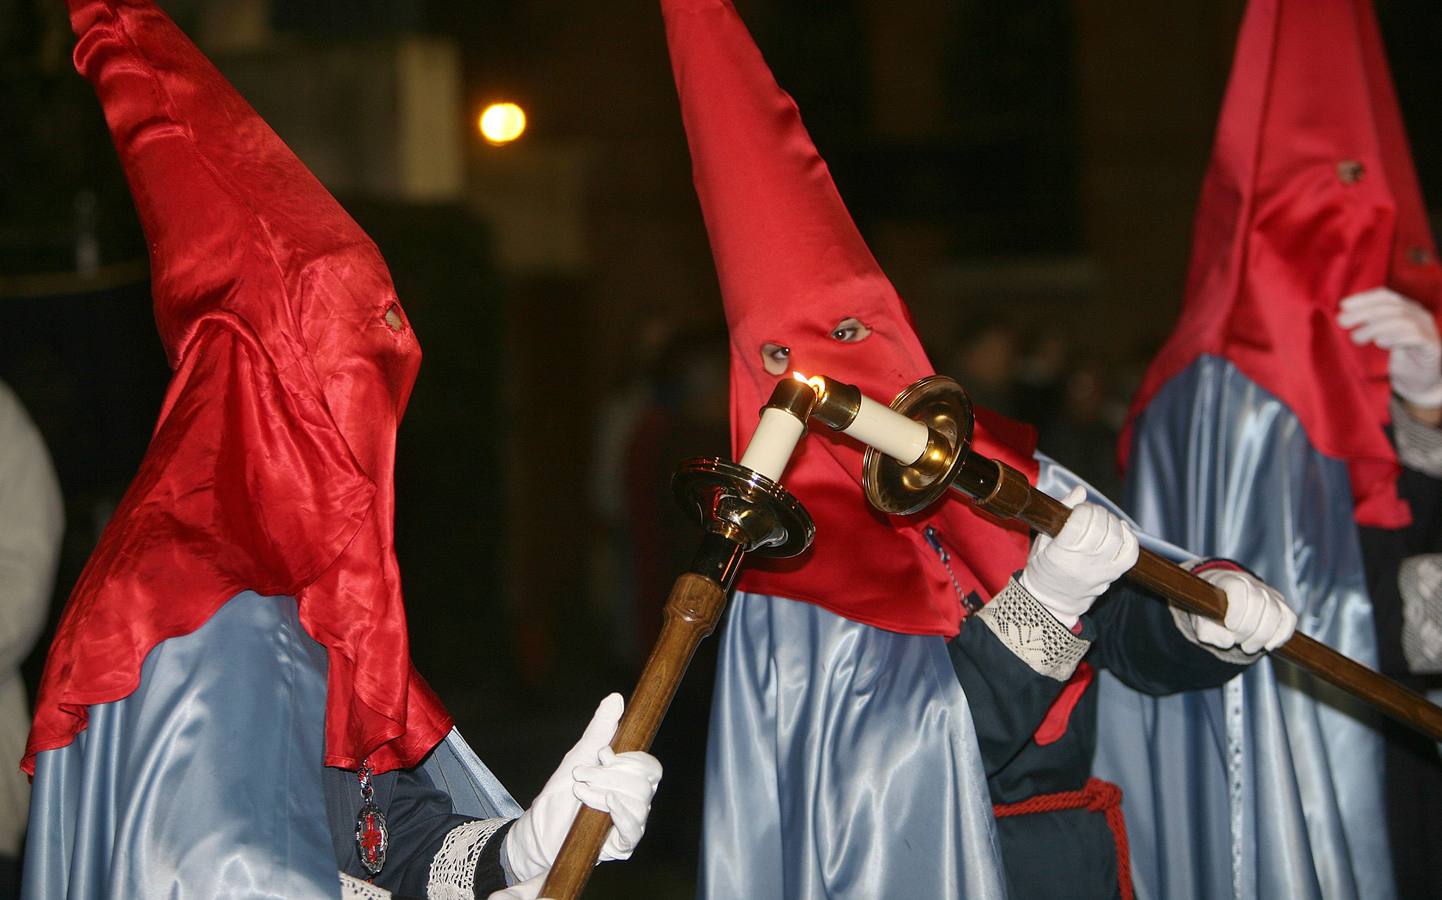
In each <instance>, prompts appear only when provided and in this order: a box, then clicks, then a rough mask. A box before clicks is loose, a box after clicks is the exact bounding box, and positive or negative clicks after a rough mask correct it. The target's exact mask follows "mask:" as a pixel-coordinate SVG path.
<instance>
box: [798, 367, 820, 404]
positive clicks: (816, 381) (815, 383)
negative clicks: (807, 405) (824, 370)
mask: <svg viewBox="0 0 1442 900" xmlns="http://www.w3.org/2000/svg"><path fill="white" fill-rule="evenodd" d="M791 377H792V378H795V379H796V380H797V381H801V382H804V383H806V384H808V385H810V386H811V389H812V390H813V391H815V392H816V396H818V397H820V396H821V395H822V394H825V393H826V379H825V378H822V377H821V376H820V375H813V376H812V377H810V378H807V377H806V376H805V375H802V374H801V373H800V372H797V371H796V370H794V369H793V370H792V372H791Z"/></svg>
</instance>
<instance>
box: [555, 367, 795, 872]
mask: <svg viewBox="0 0 1442 900" xmlns="http://www.w3.org/2000/svg"><path fill="white" fill-rule="evenodd" d="M815 404H816V394H815V392H814V391H812V389H811V388H810V387H809V386H807V385H805V384H801V383H797V382H783V383H781V384H779V385H777V388H776V390H775V392H773V393H772V395H771V400H770V402H768V403H767V404H766V409H772V410H781V411H783V412H785V413H788V414H789V415H791V416H794V417H796V418H797V419H799V420H800V421H801V424H802V429H803V432H802V433H804V428H805V424H806V421H807V419H808V418H809V417H810V415H811V411H812V408H813V407H814V406H815ZM793 427H794V426H793ZM753 443H754V439H753ZM790 446H794V444H792V445H790ZM785 449H787V450H789V449H790V447H789V446H787V447H785ZM788 455H789V454H788ZM783 465H784V463H783ZM671 488H672V491H673V493H674V494H675V496H676V500H677V502H678V503H680V504H681V507H682V509H684V510H686V511H687V512H688V513H690V514H691V515H692V516H693V517H694V518H695V519H696V521H697V522H699V523H700V525H701V526H702V528H703V529H704V530H705V533H704V534H703V535H702V538H701V545H700V547H698V548H697V551H696V554H695V556H694V557H692V560H691V564H690V566H689V568H688V570H687V571H686V573H684V574H683V575H681V577H680V578H678V579H676V583H675V585H674V586H673V587H672V589H671V595H670V597H669V598H668V599H667V601H666V607H665V611H664V619H663V622H662V625H661V633H660V635H659V636H658V637H657V638H656V643H655V645H654V646H653V647H652V648H651V655H650V657H649V658H647V660H646V665H645V668H643V669H642V671H641V675H640V678H639V679H638V680H637V682H636V689H635V690H634V691H633V692H632V694H631V697H630V700H629V701H628V702H627V704H626V711H625V713H624V714H623V715H622V716H621V721H620V723H619V724H618V725H617V726H616V735H615V737H614V738H612V740H611V748H612V749H613V750H615V751H616V752H617V753H625V752H627V751H630V750H649V749H650V747H651V742H652V741H653V740H654V739H655V737H656V732H657V731H658V730H659V729H660V727H661V720H662V718H663V717H664V716H665V715H666V710H667V709H668V708H669V707H670V705H671V700H672V698H673V697H675V695H676V689H677V687H678V686H679V685H680V683H681V678H682V676H684V675H685V674H686V668H687V666H689V665H690V663H691V657H692V656H693V655H694V654H695V652H696V647H697V646H699V645H700V643H701V641H702V640H704V639H705V638H706V636H707V635H709V634H710V633H711V632H712V631H713V630H714V629H715V627H716V623H717V622H718V621H719V620H720V618H721V613H722V611H723V610H724V609H725V607H726V597H727V594H728V593H729V592H730V590H731V587H732V585H733V584H734V583H735V581H736V576H737V574H738V573H739V572H740V571H741V564H742V562H743V561H744V559H745V558H746V556H747V555H749V554H753V553H754V554H758V555H761V556H770V557H782V558H784V557H789V556H796V555H797V554H799V553H802V552H804V551H805V550H806V548H807V547H810V546H811V541H812V539H813V538H814V537H815V536H816V526H815V525H814V524H813V523H812V521H811V517H810V516H809V515H808V514H807V513H806V509H805V507H803V506H802V505H801V503H800V501H798V500H797V499H796V498H795V497H793V496H792V495H791V493H790V492H789V491H787V490H786V488H784V487H782V486H781V484H780V483H779V482H777V481H775V480H773V479H771V478H768V477H767V476H765V475H763V474H762V473H760V472H757V471H754V470H752V469H750V468H748V467H746V466H743V465H740V464H739V463H734V462H730V461H729V460H724V459H720V458H717V457H708V458H698V459H688V460H686V461H685V462H683V463H681V466H680V468H678V469H677V471H676V474H675V476H673V477H672V479H671ZM610 828H611V817H610V816H609V815H608V814H606V813H604V812H601V811H599V810H596V809H592V808H591V807H589V806H582V807H581V809H580V811H579V812H578V813H577V814H576V818H575V821H573V822H572V823H571V830H570V831H569V832H568V833H567V834H566V839H565V841H564V842H563V843H562V844H561V849H560V851H559V852H558V853H557V855H556V862H555V864H554V865H553V866H552V867H551V871H550V874H548V875H547V876H546V883H545V886H544V887H542V888H541V896H542V897H547V898H550V900H574V898H576V897H578V896H580V894H581V891H582V890H583V889H584V888H585V886H586V881H587V879H589V878H590V875H591V869H592V868H594V867H595V865H596V860H597V858H598V857H599V856H600V853H601V845H602V844H603V843H605V840H606V834H607V832H608V831H610Z"/></svg>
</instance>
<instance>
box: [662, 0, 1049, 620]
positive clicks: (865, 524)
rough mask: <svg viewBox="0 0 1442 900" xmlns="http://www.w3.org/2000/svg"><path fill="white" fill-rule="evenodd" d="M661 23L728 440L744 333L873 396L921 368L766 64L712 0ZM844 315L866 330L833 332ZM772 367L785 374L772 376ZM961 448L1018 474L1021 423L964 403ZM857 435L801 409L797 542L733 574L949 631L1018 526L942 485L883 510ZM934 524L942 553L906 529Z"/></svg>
mask: <svg viewBox="0 0 1442 900" xmlns="http://www.w3.org/2000/svg"><path fill="white" fill-rule="evenodd" d="M661 5H662V10H663V12H664V13H665V17H666V37H667V41H668V44H669V47H670V51H671V64H672V68H673V71H674V74H675V77H676V89H677V92H678V94H679V95H680V100H681V113H682V119H683V121H684V123H685V127H686V138H687V141H688V143H689V145H690V148H691V160H692V166H693V174H694V180H695V184H696V192H697V194H698V195H699V197H700V200H701V211H702V214H703V215H704V217H705V220H706V230H707V232H708V234H709V236H710V239H711V249H712V253H713V255H714V257H715V260H716V271H717V274H718V276H719V278H720V282H721V292H722V297H723V299H724V302H725V307H726V318H727V322H728V324H729V326H730V331H731V350H732V352H731V423H732V443H733V447H734V448H735V451H736V453H737V454H738V455H739V454H740V452H741V450H742V449H743V448H744V447H745V446H746V444H747V442H748V441H749V439H750V437H751V434H752V432H753V431H754V430H755V428H756V425H757V422H758V421H759V418H760V413H759V410H760V408H761V406H762V404H764V403H765V402H766V400H767V398H768V397H769V396H770V394H771V390H772V388H773V387H774V385H775V383H776V381H777V376H775V375H771V374H769V373H767V372H766V371H765V369H764V368H763V366H762V360H761V353H760V348H761V345H762V344H763V343H766V342H775V343H778V344H781V345H783V346H786V347H789V348H790V350H791V356H790V360H791V365H793V366H794V367H795V368H796V369H797V370H799V371H801V372H804V373H806V374H808V375H829V376H833V377H835V378H839V379H841V380H843V381H847V382H851V383H853V384H856V385H858V386H859V387H860V388H861V389H862V390H863V391H864V392H866V393H867V394H868V395H870V396H871V397H873V398H874V399H878V400H881V401H883V402H885V401H889V400H890V399H891V398H892V397H893V396H895V395H896V393H897V392H898V391H900V390H901V389H902V388H904V387H905V386H906V385H908V384H910V383H911V382H913V381H915V380H916V379H918V378H921V377H923V376H925V375H930V374H932V373H933V372H934V371H935V370H934V369H933V368H932V366H931V364H930V363H929V362H928V361H927V358H926V354H925V352H924V351H923V350H922V347H921V343H920V341H919V340H918V339H917V337H916V333H915V329H914V328H913V327H912V324H911V319H910V316H909V314H908V312H907V310H906V306H905V304H903V303H902V301H901V298H900V297H899V296H898V295H897V293H896V291H895V289H894V288H893V287H892V286H891V283H890V282H889V281H888V280H887V278H886V276H885V275H884V274H883V273H882V271H881V269H880V267H879V266H878V265H877V264H876V260H875V259H873V258H872V256H871V252H870V251H869V250H868V249H867V247H866V244H865V242H864V241H863V240H862V238H861V235H860V233H859V232H858V231H857V230H856V226H855V225H854V224H853V222H852V220H851V217H850V215H849V214H848V213H847V211H846V208H845V205H844V204H843V203H842V201H841V197H840V195H839V194H838V193H837V191H836V187H835V185H834V184H833V183H832V181H831V176H830V173H829V172H828V171H827V168H826V164H825V162H823V161H822V159H821V157H820V156H819V155H818V154H817V152H816V148H815V147H814V146H813V144H812V142H811V139H810V137H809V136H808V135H807V133H806V129H805V127H804V126H803V125H802V124H801V117H800V114H799V112H798V111H797V109H796V105H795V104H794V103H793V102H792V101H791V98H790V97H789V96H787V95H786V94H785V93H784V92H783V91H782V90H781V89H780V87H778V86H777V84H776V82H775V80H774V79H773V78H772V76H771V72H770V70H769V69H768V68H767V66H766V63H765V61H764V60H763V59H762V58H761V54H760V52H759V51H758V50H757V48H756V45H755V44H754V43H753V41H752V40H751V36H750V34H748V33H747V31H746V27H745V25H743V24H742V22H741V20H740V18H739V17H738V16H737V14H736V11H735V9H734V8H733V7H732V5H731V4H730V3H729V2H725V0H663V2H662V4H661ZM848 317H855V318H857V319H860V320H861V321H862V322H863V323H865V324H866V325H867V326H868V327H869V328H870V329H871V330H872V333H871V335H870V336H869V337H867V338H866V339H865V340H863V341H860V342H858V343H838V342H837V341H835V340H833V339H832V338H831V337H830V334H831V332H832V331H833V330H834V329H835V328H836V326H837V324H838V323H839V322H840V321H841V320H842V319H844V318H848ZM782 377H789V376H782ZM976 446H977V448H978V449H979V450H980V451H981V452H983V453H987V454H989V455H992V456H996V457H1000V458H1002V459H1004V460H1005V461H1006V462H1008V463H1010V464H1011V465H1013V466H1015V467H1016V468H1018V469H1020V470H1022V471H1024V472H1027V473H1028V475H1029V477H1031V478H1033V479H1035V475H1036V462H1035V460H1034V458H1033V456H1032V451H1033V449H1034V446H1035V435H1034V432H1033V431H1032V430H1031V429H1030V428H1029V427H1027V426H1024V425H1020V424H1018V423H1015V422H1010V421H1008V420H1006V419H1003V418H1002V417H1000V416H997V415H995V414H991V413H987V412H986V411H981V412H980V413H979V415H978V423H977V438H976ZM861 452H862V451H861V447H860V446H859V445H858V444H856V443H855V442H854V441H852V440H850V439H849V438H844V437H837V436H835V435H831V434H827V433H825V430H824V429H817V428H815V427H813V429H812V432H811V436H810V437H809V438H808V439H807V440H805V441H803V442H802V444H801V446H800V448H799V451H798V453H797V455H796V456H795V457H794V458H793V460H792V462H791V465H790V467H789V468H788V469H787V470H786V473H785V474H784V475H783V476H782V481H783V482H784V483H785V484H786V486H787V488H789V489H790V490H791V491H792V492H793V493H795V495H796V496H797V497H798V498H799V499H800V500H801V502H802V503H804V504H805V505H806V508H807V510H808V511H809V512H810V513H811V515H812V517H813V518H814V519H815V521H816V542H815V545H814V546H813V547H812V549H811V550H810V551H809V552H808V553H806V554H804V555H802V556H800V557H798V558H796V559H793V560H780V561H771V560H751V561H748V563H747V569H746V571H745V572H744V574H743V575H742V577H741V582H740V586H741V587H742V588H743V589H745V590H749V591H756V592H760V593H766V594H774V595H778V596H783V597H790V598H794V599H797V600H805V601H808V602H811V603H815V604H817V605H818V606H822V607H825V608H826V609H829V610H831V611H832V612H835V613H837V614H838V615H841V616H845V617H846V618H849V619H854V620H856V621H858V622H864V623H866V624H868V625H875V626H878V627H880V628H885V629H889V630H892V631H899V632H906V633H912V634H940V635H947V636H950V635H954V634H956V633H957V631H958V630H959V627H960V620H961V610H960V606H959V603H958V598H957V593H956V586H955V585H953V581H952V577H953V575H954V576H955V579H956V583H957V584H958V585H959V586H960V587H961V588H962V589H963V590H973V589H974V590H978V591H980V593H981V594H982V595H983V597H990V595H991V594H992V593H993V592H995V591H996V590H998V589H1000V588H1001V587H1002V586H1003V585H1004V584H1005V582H1006V579H1007V577H1008V576H1010V575H1011V573H1012V572H1014V571H1015V570H1017V569H1019V568H1020V567H1021V566H1022V564H1023V563H1024V562H1025V558H1026V548H1027V544H1028V539H1029V538H1028V533H1027V531H1026V530H1025V529H1024V528H1022V527H1020V526H1016V527H1013V526H1010V525H1005V526H1004V525H1000V524H998V523H996V522H995V521H994V520H991V519H988V518H986V517H984V516H983V515H981V514H979V513H976V512H974V511H973V510H972V509H971V508H970V507H969V506H967V505H966V504H964V503H960V502H957V501H944V502H942V503H940V504H938V505H937V506H935V507H933V508H932V509H931V510H930V511H928V512H927V513H925V514H922V515H919V516H914V517H910V518H907V519H901V518H889V517H887V516H884V515H881V514H879V513H877V512H876V511H874V510H873V509H871V507H870V506H868V505H867V503H866V500H865V498H864V496H863V494H862V491H861V483H860V479H861ZM927 526H933V527H935V528H936V530H937V532H938V534H939V536H940V537H941V539H942V540H943V542H944V543H945V544H946V545H947V547H948V549H949V553H950V556H951V570H950V571H948V569H947V567H946V566H944V565H943V564H942V562H941V560H940V559H939V557H938V554H937V553H936V552H935V551H934V550H932V548H931V547H930V546H928V544H927V542H926V539H925V537H924V534H923V531H924V529H925V528H926V527H927Z"/></svg>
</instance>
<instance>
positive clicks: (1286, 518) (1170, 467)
mask: <svg viewBox="0 0 1442 900" xmlns="http://www.w3.org/2000/svg"><path fill="white" fill-rule="evenodd" d="M1131 452H1132V457H1131V458H1132V468H1131V471H1130V473H1129V479H1128V492H1129V496H1130V502H1129V503H1128V508H1129V509H1131V510H1132V512H1133V513H1134V515H1135V517H1136V521H1137V522H1138V523H1139V525H1140V526H1141V527H1142V528H1143V529H1145V530H1147V531H1149V532H1152V533H1154V534H1159V535H1162V536H1164V537H1165V538H1167V539H1170V540H1172V541H1175V542H1177V543H1179V544H1182V545H1184V546H1186V547H1188V548H1190V549H1192V550H1194V551H1196V552H1197V553H1198V554H1199V555H1206V556H1224V557H1228V558H1231V559H1235V560H1237V561H1238V562H1241V563H1242V564H1244V565H1246V566H1247V567H1249V568H1251V569H1252V570H1253V571H1254V572H1256V573H1257V574H1258V575H1259V576H1261V577H1262V578H1263V579H1264V580H1266V581H1267V583H1268V584H1270V585H1272V586H1273V587H1275V588H1277V589H1278V590H1279V591H1281V592H1282V594H1283V595H1284V596H1285V597H1286V598H1287V601H1288V602H1289V603H1290V604H1291V605H1292V606H1293V608H1294V609H1296V610H1297V612H1298V615H1299V623H1298V629H1299V631H1301V632H1303V633H1306V634H1308V635H1310V636H1312V637H1314V638H1316V639H1317V640H1319V641H1321V642H1323V643H1325V644H1327V645H1328V646H1330V647H1332V648H1334V649H1336V650H1338V651H1339V652H1341V653H1344V654H1346V655H1347V656H1350V657H1352V658H1353V659H1356V660H1358V661H1359V662H1361V663H1363V664H1364V665H1370V666H1374V667H1375V666H1376V663H1377V650H1376V639H1375V635H1374V632H1373V627H1372V606H1371V601H1370V599H1369V597H1368V595H1367V590H1366V581H1365V576H1364V572H1363V568H1362V558H1361V548H1360V545H1359V543H1358V537H1357V529H1356V526H1355V524H1354V520H1353V517H1352V486H1351V484H1350V480H1349V478H1348V470H1347V466H1346V464H1345V463H1343V462H1341V461H1338V460H1335V459H1330V458H1328V457H1325V456H1323V455H1322V454H1320V453H1319V452H1318V451H1317V450H1316V449H1315V448H1314V447H1313V446H1312V445H1311V444H1310V443H1309V441H1308V439H1307V436H1306V434H1305V433H1304V431H1303V429H1302V426H1301V423H1300V422H1299V421H1298V420H1297V418H1296V416H1294V415H1292V413H1291V412H1290V411H1289V410H1288V409H1287V407H1286V406H1285V405H1284V404H1283V403H1282V402H1281V401H1280V400H1279V399H1278V398H1277V397H1276V396H1274V395H1272V394H1271V393H1269V392H1267V391H1265V390H1263V389H1262V388H1261V387H1259V386H1258V385H1257V384H1256V383H1254V382H1253V381H1251V380H1250V379H1249V378H1247V377H1246V376H1245V375H1244V374H1243V373H1242V372H1241V371H1239V370H1238V369H1237V368H1236V367H1235V366H1233V365H1232V364H1231V363H1229V362H1227V361H1225V360H1223V359H1220V358H1218V357H1214V356H1201V357H1199V358H1198V359H1197V361H1196V362H1194V363H1193V364H1192V365H1191V366H1190V367H1189V368H1187V369H1186V370H1185V371H1183V372H1182V373H1181V374H1180V375H1178V376H1177V377H1175V378H1174V379H1172V380H1171V381H1170V382H1168V383H1167V384H1166V385H1165V386H1164V387H1163V388H1162V389H1161V391H1159V392H1158V393H1157V395H1156V397H1155V398H1154V399H1153V400H1152V402H1151V404H1150V405H1149V406H1148V407H1147V408H1146V410H1145V411H1144V412H1143V413H1142V415H1141V417H1140V418H1139V419H1138V420H1137V424H1136V429H1135V436H1134V444H1133V447H1132V451H1131ZM1101 692H1102V693H1101V697H1100V713H1099V715H1100V741H1099V744H1098V748H1097V757H1096V772H1097V774H1098V775H1099V776H1101V777H1103V778H1106V779H1108V780H1111V781H1114V782H1116V783H1118V784H1119V785H1121V787H1122V789H1123V795H1124V799H1123V807H1124V810H1125V812H1126V817H1127V828H1128V833H1129V837H1130V840H1131V851H1132V870H1133V882H1134V884H1135V886H1136V890H1137V897H1139V898H1166V900H1175V898H1198V900H1201V898H1207V900H1212V898H1217V897H1235V898H1253V897H1287V898H1318V900H1320V898H1328V900H1339V898H1352V897H1356V898H1363V897H1365V898H1368V900H1386V898H1389V897H1392V896H1394V894H1395V891H1394V888H1393V882H1392V870H1391V863H1390V856H1389V847H1388V840H1387V834H1386V828H1385V821H1386V819H1385V816H1384V809H1383V794H1382V742H1381V738H1380V736H1379V735H1378V733H1377V732H1376V731H1375V730H1374V728H1373V723H1374V722H1375V719H1373V714H1372V713H1371V712H1370V711H1369V710H1367V709H1366V708H1365V707H1364V706H1363V705H1362V704H1361V703H1359V702H1358V701H1355V700H1353V699H1351V698H1350V697H1347V696H1346V695H1343V694H1341V693H1340V692H1339V691H1337V690H1335V689H1333V688H1331V687H1329V686H1326V685H1323V684H1321V683H1319V682H1318V681H1317V680H1316V679H1315V678H1313V677H1312V676H1310V675H1307V674H1305V673H1303V672H1302V671H1301V670H1300V669H1296V668H1294V667H1291V666H1288V665H1286V664H1277V665H1274V664H1273V662H1272V661H1271V660H1270V659H1264V660H1262V661H1261V662H1259V663H1257V664H1256V665H1254V666H1253V667H1251V668H1250V669H1249V670H1248V671H1247V672H1246V673H1245V674H1243V675H1242V676H1241V677H1239V678H1237V679H1235V680H1233V681H1232V682H1230V683H1229V684H1227V685H1226V686H1225V687H1223V688H1220V689H1215V690H1209V691H1200V692H1193V693H1185V694H1178V695H1174V696H1170V697H1149V696H1144V695H1141V694H1138V693H1136V692H1134V691H1131V690H1130V689H1128V688H1126V687H1125V686H1124V685H1122V684H1121V683H1120V682H1118V681H1116V680H1115V679H1113V678H1110V677H1105V676H1104V677H1103V678H1102V681H1101Z"/></svg>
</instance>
